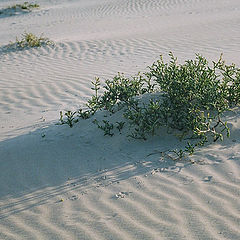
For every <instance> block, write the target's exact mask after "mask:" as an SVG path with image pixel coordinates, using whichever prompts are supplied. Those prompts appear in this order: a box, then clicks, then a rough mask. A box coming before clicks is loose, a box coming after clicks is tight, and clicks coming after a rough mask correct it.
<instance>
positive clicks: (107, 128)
mask: <svg viewBox="0 0 240 240" xmlns="http://www.w3.org/2000/svg"><path fill="white" fill-rule="evenodd" d="M102 122H103V125H101V124H100V123H99V122H98V121H97V119H94V120H93V123H94V124H96V125H97V126H98V128H99V129H101V130H103V131H104V136H105V135H109V136H111V137H112V136H113V135H114V133H113V132H112V131H113V128H114V126H113V124H112V123H110V122H109V121H107V120H102Z"/></svg>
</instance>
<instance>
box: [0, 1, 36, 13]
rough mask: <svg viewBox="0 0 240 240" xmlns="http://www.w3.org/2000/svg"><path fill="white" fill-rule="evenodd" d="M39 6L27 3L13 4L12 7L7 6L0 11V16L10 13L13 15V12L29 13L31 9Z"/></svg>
mask: <svg viewBox="0 0 240 240" xmlns="http://www.w3.org/2000/svg"><path fill="white" fill-rule="evenodd" d="M39 7H40V6H39V4H36V3H29V2H24V3H22V4H15V5H13V6H9V7H7V8H4V9H1V10H0V14H3V13H10V14H13V13H14V12H15V13H17V12H30V11H32V10H33V9H36V8H39Z"/></svg>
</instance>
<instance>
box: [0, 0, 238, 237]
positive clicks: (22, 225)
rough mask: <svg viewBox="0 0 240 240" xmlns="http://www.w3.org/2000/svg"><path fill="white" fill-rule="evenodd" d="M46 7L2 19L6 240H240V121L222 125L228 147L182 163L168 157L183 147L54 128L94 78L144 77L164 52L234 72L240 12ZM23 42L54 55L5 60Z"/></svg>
mask: <svg viewBox="0 0 240 240" xmlns="http://www.w3.org/2000/svg"><path fill="white" fill-rule="evenodd" d="M15 3H16V1H7V0H2V1H1V2H0V8H5V7H7V6H9V5H12V4H15ZM39 4H40V6H41V7H40V9H38V10H34V11H33V12H31V13H18V14H17V15H13V16H9V15H6V14H0V45H1V48H0V170H1V173H0V239H11V240H12V239H17V240H18V239H24V240H25V239H51V240H52V239H81V240H82V239H83V240H86V239H96V240H105V239H106V240H108V239H109V240H110V239H112V240H113V239H114V240H117V239H126V240H129V239H142V240H143V239H144V240H146V239H147V240H148V239H155V240H158V239H159V240H160V239H174V240H175V239H193V240H195V239H204V240H205V239H233V240H235V239H236V240H237V239H240V228H239V226H240V201H239V199H240V112H239V110H236V112H233V113H231V115H230V116H226V119H227V120H228V121H229V123H230V127H231V131H232V134H231V137H230V138H229V139H226V140H225V141H224V142H217V143H214V144H211V145H208V146H205V147H204V148H202V149H200V150H199V151H198V152H197V153H196V155H194V156H193V157H191V158H185V159H182V160H181V161H175V160H173V159H172V158H171V157H169V156H168V155H167V154H166V151H168V150H170V149H173V148H176V147H180V146H181V144H182V143H179V142H178V141H177V139H176V138H175V137H174V136H173V135H168V134H167V133H165V131H163V132H161V134H159V135H158V136H155V137H153V138H149V139H148V140H147V141H140V140H133V139H129V138H127V137H126V136H127V135H128V133H127V130H125V131H124V132H123V133H122V134H121V135H119V134H118V135H116V136H114V137H112V138H111V137H107V136H103V133H102V132H101V131H100V130H99V129H97V127H96V126H95V125H93V124H92V123H91V122H92V119H89V120H86V121H81V122H80V123H78V124H76V125H75V126H74V127H73V128H69V127H68V126H67V125H62V126H59V125H56V123H57V121H58V116H59V111H60V110H68V109H70V110H74V109H77V108H78V107H80V106H82V105H83V104H84V102H85V101H86V100H87V99H88V98H89V97H90V96H91V94H92V91H91V81H92V80H93V79H94V77H96V76H98V77H100V78H101V81H104V80H105V79H108V78H111V77H113V76H114V75H115V74H116V73H117V72H124V73H125V74H126V75H127V76H129V75H132V74H136V73H137V72H138V71H145V70H146V67H147V66H148V65H151V64H152V63H153V62H154V61H155V60H157V58H158V57H159V55H160V54H163V55H164V56H167V54H168V52H169V51H173V52H174V54H175V55H176V56H177V57H178V58H179V61H183V60H186V59H189V58H193V57H194V54H195V53H201V54H202V55H204V56H206V57H207V58H208V59H210V60H217V59H218V57H219V56H220V54H221V53H223V54H224V59H226V61H227V62H228V63H231V62H235V63H236V64H237V65H238V66H239V62H240V57H239V56H240V48H239V41H240V31H239V24H240V18H239V16H240V2H239V1H238V0H228V1H225V0H188V1H187V0H152V1H147V0H122V1H118V0H90V1H88V0H71V1H67V0H65V1H60V0H59V1H58V0H50V1H49V0H48V1H47V0H42V1H39ZM24 31H27V32H32V33H34V34H37V35H39V34H41V33H44V36H46V37H49V38H50V39H51V40H53V41H55V43H56V46H55V47H54V48H52V47H49V46H47V47H42V48H37V49H29V50H24V51H13V50H11V49H8V50H7V51H6V49H5V47H4V46H5V45H6V44H8V43H9V41H14V40H15V37H16V36H20V35H21V34H22V33H23V32H24ZM102 114H103V113H99V114H98V115H97V117H99V118H101V117H102ZM117 117H118V116H116V118H117Z"/></svg>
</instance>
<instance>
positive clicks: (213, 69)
mask: <svg viewBox="0 0 240 240" xmlns="http://www.w3.org/2000/svg"><path fill="white" fill-rule="evenodd" d="M169 56H170V62H169V63H164V61H163V58H162V56H161V57H160V59H159V60H158V61H156V62H155V63H153V65H152V66H150V67H149V71H148V72H146V73H144V74H143V75H140V74H138V75H137V76H136V77H132V78H131V79H130V78H126V77H124V75H121V74H118V75H117V76H115V77H114V78H113V80H107V81H106V82H105V85H104V86H103V90H104V91H103V93H102V94H101V95H100V94H99V90H100V81H99V79H98V78H97V79H96V81H95V82H92V84H93V88H92V89H93V90H94V92H95V94H94V95H93V97H92V98H91V99H89V100H88V103H87V105H86V106H87V110H85V111H83V110H82V109H80V110H79V111H78V113H79V114H78V115H76V114H75V113H74V114H73V119H75V118H76V119H78V118H83V119H86V118H89V117H91V116H92V115H94V114H95V112H96V111H99V110H106V111H108V112H110V113H115V112H117V111H119V110H123V113H122V116H123V118H125V119H126V120H127V122H128V123H129V126H130V129H129V136H131V137H133V138H139V139H145V140H146V139H147V137H148V136H149V135H150V134H152V135H154V134H156V133H157V131H159V129H160V128H162V127H166V128H168V129H173V130H175V131H178V132H179V131H180V136H181V138H184V137H186V136H187V137H188V138H189V137H190V138H191V139H192V140H193V143H190V142H188V143H187V145H186V147H185V149H183V150H179V151H177V150H174V151H175V153H176V154H178V155H181V156H182V154H183V153H184V152H188V153H189V154H193V153H194V149H195V147H196V146H202V145H204V143H206V142H208V141H209V140H211V139H212V140H213V141H217V140H218V139H221V140H223V135H224V133H225V134H226V135H227V136H229V134H230V130H229V127H228V125H227V123H226V122H224V121H223V120H222V114H223V113H224V112H226V111H228V110H230V109H231V108H232V107H234V106H239V105H240V69H239V68H237V67H236V66H235V65H234V64H232V65H226V64H225V62H224V61H223V60H222V56H221V57H220V59H219V60H218V61H217V62H213V63H212V65H210V64H209V63H208V61H207V60H206V59H205V58H204V57H202V56H200V55H196V58H195V59H194V60H187V61H185V62H184V63H183V64H178V62H177V59H176V58H175V57H174V56H173V54H172V53H170V54H169ZM94 122H95V124H97V125H98V128H100V129H102V130H103V131H104V133H105V135H110V136H112V135H113V133H112V131H113V129H114V124H113V123H109V121H107V120H104V121H103V123H104V125H100V124H99V122H98V121H97V120H95V121H94ZM116 124H117V123H116ZM69 125H70V124H69ZM123 125H124V124H122V125H121V129H122V128H123ZM70 126H72V124H71V125H70ZM117 126H118V127H119V125H117ZM117 126H116V128H117Z"/></svg>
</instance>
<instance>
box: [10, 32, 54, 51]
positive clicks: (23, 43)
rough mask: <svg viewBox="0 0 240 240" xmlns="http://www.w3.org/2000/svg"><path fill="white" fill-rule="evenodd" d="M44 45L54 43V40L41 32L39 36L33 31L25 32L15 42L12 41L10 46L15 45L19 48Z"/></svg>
mask: <svg viewBox="0 0 240 240" xmlns="http://www.w3.org/2000/svg"><path fill="white" fill-rule="evenodd" d="M44 45H54V43H53V42H52V41H50V40H49V39H48V38H45V37H43V34H41V35H40V36H39V37H38V36H36V35H35V34H33V33H27V32H24V33H23V34H22V37H21V39H19V38H17V37H16V42H15V43H12V42H11V43H10V44H9V45H8V48H11V47H15V48H17V49H24V48H32V47H41V46H44Z"/></svg>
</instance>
